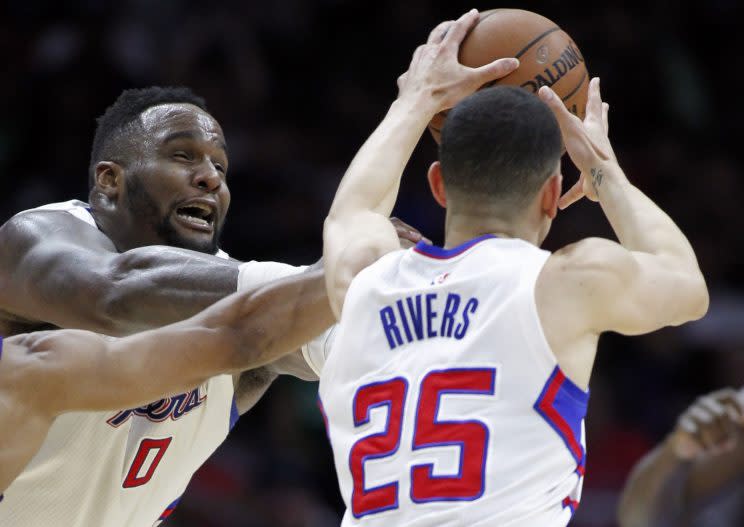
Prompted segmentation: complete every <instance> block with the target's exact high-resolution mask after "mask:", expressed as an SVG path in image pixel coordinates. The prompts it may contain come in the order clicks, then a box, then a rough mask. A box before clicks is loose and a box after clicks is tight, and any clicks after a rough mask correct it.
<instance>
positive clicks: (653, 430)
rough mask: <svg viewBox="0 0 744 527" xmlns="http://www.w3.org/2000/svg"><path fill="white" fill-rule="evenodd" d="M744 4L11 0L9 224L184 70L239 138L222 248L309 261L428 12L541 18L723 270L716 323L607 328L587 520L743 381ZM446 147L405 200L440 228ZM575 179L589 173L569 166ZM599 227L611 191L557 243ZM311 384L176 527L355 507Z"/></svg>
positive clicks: (713, 269)
mask: <svg viewBox="0 0 744 527" xmlns="http://www.w3.org/2000/svg"><path fill="white" fill-rule="evenodd" d="M737 4H738V2H737V1H736V0H711V1H709V2H703V3H697V4H695V8H694V9H692V8H685V7H680V5H679V4H678V3H677V2H670V1H659V0H650V1H648V2H645V3H643V4H637V6H636V7H634V6H633V5H628V4H627V3H625V2H602V3H598V4H586V3H584V2H575V1H564V2H548V1H544V2H513V3H512V4H510V5H505V6H499V5H494V4H488V3H480V2H479V3H476V4H473V3H470V2H468V3H463V2H458V1H452V0H450V1H443V0H407V1H405V2H399V1H390V0H376V1H374V2H371V1H366V2H362V1H352V0H272V1H259V0H234V1H227V0H211V1H209V2H204V1H198V0H118V1H116V2H114V1H107V0H65V1H64V2H58V1H52V0H8V1H6V2H3V5H2V7H0V54H2V56H1V57H0V58H1V61H0V64H2V71H3V73H2V82H0V105H2V106H1V107H2V111H1V112H0V182H2V188H3V192H2V193H0V221H5V220H6V219H8V218H9V217H10V216H11V215H12V214H14V213H15V212H17V211H20V210H23V209H26V208H30V207H34V206H37V205H41V204H44V203H49V202H53V201H62V200H67V199H72V198H79V199H83V200H84V199H86V196H87V174H86V167H87V165H88V156H89V152H90V144H91V141H92V137H93V131H94V126H95V118H96V117H97V116H99V115H100V114H102V113H103V111H104V110H105V109H106V107H107V106H108V105H109V104H111V103H112V102H113V101H114V99H115V98H116V97H117V96H118V95H119V93H120V92H121V90H122V89H125V88H130V87H144V86H148V85H152V84H160V85H175V84H183V85H187V86H190V87H192V88H193V89H194V91H195V92H196V93H198V94H200V95H202V96H203V97H205V98H206V99H207V104H208V107H209V109H210V111H211V113H212V114H213V115H214V116H215V117H216V118H217V119H218V120H219V121H220V122H221V124H222V126H223V128H224V130H225V134H226V137H227V141H228V145H229V149H230V172H229V184H230V187H231V190H232V194H233V203H232V208H231V212H230V213H229V214H228V222H227V227H226V230H225V234H224V237H223V248H224V249H226V250H227V251H228V252H230V253H231V255H233V256H234V257H236V258H239V259H241V260H250V259H256V260H278V261H283V262H289V263H293V264H303V263H310V262H313V261H315V260H316V259H317V258H319V257H320V252H321V227H322V221H323V218H324V216H325V213H326V211H327V209H328V207H329V205H330V200H331V198H332V197H333V193H334V190H335V187H336V184H337V183H338V181H339V179H340V178H341V176H342V174H343V172H344V169H345V167H346V165H347V164H348V162H349V161H350V159H351V158H352V156H353V155H354V153H355V151H356V149H357V148H358V147H359V146H360V145H361V143H362V142H363V141H364V139H365V138H366V136H367V135H368V134H369V133H370V132H371V130H372V129H373V128H374V127H375V125H376V124H377V122H378V121H379V120H380V119H381V118H382V116H383V115H384V113H385V111H386V110H387V107H388V105H389V104H390V102H391V101H392V100H393V98H394V97H395V95H396V85H395V80H396V78H397V76H398V75H399V74H400V73H402V72H403V71H404V70H405V69H406V67H407V65H408V62H409V60H410V56H411V53H412V51H413V49H414V48H415V47H416V46H417V45H418V44H419V43H421V42H422V41H423V40H424V39H425V38H426V36H427V34H428V32H429V30H430V29H431V28H432V27H434V26H435V25H436V24H437V23H438V22H439V21H441V20H444V19H448V18H453V17H457V16H458V15H459V14H461V12H463V11H465V10H466V9H468V8H470V7H478V8H479V9H481V10H485V9H489V8H493V7H519V8H524V9H529V10H533V11H537V12H539V13H541V14H543V15H545V16H548V17H549V18H551V19H553V20H554V21H556V22H557V23H559V24H560V25H561V26H562V27H563V28H564V29H565V30H566V31H567V32H568V33H569V34H571V35H572V36H573V38H574V40H575V41H576V42H577V44H578V45H579V46H580V48H581V50H582V52H583V54H584V57H585V59H586V62H587V66H588V69H589V71H590V73H591V74H593V75H599V76H600V77H601V78H602V89H603V95H604V98H605V100H607V101H608V102H609V103H610V107H611V110H610V129H611V138H612V139H613V142H614V145H615V149H616V152H617V155H618V157H619V159H620V161H621V163H622V165H623V166H624V167H625V169H626V172H627V173H628V175H629V176H630V178H631V179H632V180H633V181H634V182H635V183H636V184H637V185H638V186H639V187H640V188H641V189H643V190H644V191H645V192H647V193H648V194H649V195H650V196H651V197H652V198H653V199H654V200H656V201H657V202H658V203H660V204H661V206H662V207H663V208H664V209H665V210H666V211H668V212H669V214H670V215H671V216H672V217H673V218H674V219H675V220H676V221H677V222H678V224H679V225H680V226H681V227H682V229H683V231H684V232H685V233H686V234H687V235H688V237H689V239H690V241H691V242H692V244H693V246H694V247H695V249H696V251H697V254H698V255H699V258H700V263H701V265H702V268H703V271H704V273H705V276H706V277H707V279H708V282H709V285H710V288H711V297H712V303H711V309H710V312H709V314H708V315H707V317H706V318H705V319H703V320H702V321H699V322H697V323H694V324H690V325H687V326H684V327H682V328H670V329H666V330H663V331H659V332H656V333H654V334H651V335H648V336H645V337H637V338H624V337H621V336H618V335H614V334H608V335H605V336H603V337H602V339H601V341H600V354H599V359H598V363H597V367H596V373H595V375H594V377H593V380H592V384H591V391H592V398H591V403H590V408H589V415H588V426H587V436H588V442H589V449H588V455H589V457H588V464H587V477H586V483H585V487H584V497H583V500H582V504H581V507H580V509H579V512H578V514H577V516H576V519H575V521H574V523H573V525H575V526H576V527H611V526H613V525H615V521H614V515H615V507H616V502H617V498H618V495H619V492H620V489H621V488H622V485H623V483H624V480H625V478H626V476H627V474H628V471H629V470H630V468H631V466H632V465H633V463H634V462H635V461H636V460H637V459H638V458H639V457H640V456H642V455H643V454H644V453H645V452H646V451H648V449H649V448H651V447H652V446H653V445H654V444H655V443H656V442H658V441H659V440H661V439H662V438H663V437H664V435H665V434H666V433H668V431H669V430H670V429H671V427H672V426H673V425H674V421H675V418H676V416H677V414H678V413H679V412H680V411H682V410H683V409H684V408H685V407H686V406H687V405H688V404H690V403H691V402H692V400H693V399H694V398H695V397H696V396H697V395H700V394H702V393H704V392H706V391H710V390H713V389H716V388H719V387H722V386H726V385H729V386H741V385H742V384H744V349H742V348H743V347H744V346H743V345H744V279H743V278H742V265H741V263H742V258H744V254H743V253H742V250H741V248H740V247H741V237H742V235H741V232H740V231H741V224H742V223H741V221H740V218H741V203H742V198H743V197H744V183H743V182H742V179H740V174H741V170H740V167H741V161H742V155H741V153H742V152H741V147H740V146H739V143H738V139H735V137H736V136H737V135H738V133H737V132H738V130H737V128H738V127H739V126H740V123H741V122H742V117H744V112H743V111H742V103H741V92H740V90H741V86H742V80H743V79H742V77H743V75H742V61H741V46H740V45H739V43H738V41H737V39H736V34H737V32H738V26H739V23H740V22H739V21H740V20H741V19H742V15H743V14H744V10H742V9H741V7H740V6H738V5H737ZM435 155H436V149H435V146H434V142H433V140H432V139H431V138H430V137H428V136H427V137H424V138H423V139H422V141H421V143H420V145H419V147H418V149H417V152H416V154H415V155H414V158H413V159H412V161H411V163H410V165H409V167H408V170H407V175H406V176H405V179H404V183H403V186H402V190H401V197H400V200H399V203H398V206H397V208H396V211H395V215H396V216H398V217H400V218H402V219H403V220H405V221H407V222H408V223H410V224H412V225H414V226H416V227H418V228H419V229H420V230H421V231H422V232H423V233H424V234H425V235H427V236H428V237H429V238H431V239H433V240H434V241H435V242H437V243H439V242H441V241H442V223H443V222H442V220H443V213H442V211H441V209H439V208H438V207H437V206H436V204H435V203H434V201H433V200H432V199H431V198H430V197H429V194H428V190H427V186H426V180H425V173H426V168H427V167H428V164H429V163H430V162H431V161H432V160H433V159H434V157H435ZM565 175H566V178H567V180H568V181H567V182H568V183H572V182H573V180H574V178H575V177H576V174H575V172H574V171H573V168H572V167H571V166H570V165H568V164H567V165H566V167H565ZM588 235H600V236H612V233H611V231H610V229H609V226H608V224H607V221H606V220H605V219H604V216H603V215H602V214H601V211H600V210H599V208H598V207H597V206H596V204H593V203H590V202H581V203H579V204H577V205H575V206H573V207H571V208H570V209H568V210H566V211H565V212H562V213H561V214H560V215H559V216H558V219H557V220H556V221H555V223H554V227H553V231H552V233H551V234H550V236H549V238H548V240H547V242H546V247H547V248H548V249H555V248H557V247H560V246H561V245H563V244H565V243H568V242H571V241H574V240H576V239H578V238H580V237H584V236H588ZM0 250H2V248H0ZM316 389H317V386H316V384H315V383H303V382H300V381H296V380H294V379H280V380H279V381H278V382H277V383H276V384H275V385H274V386H273V387H272V388H271V389H270V391H269V393H268V395H267V396H266V397H265V398H264V399H263V400H262V401H261V402H260V403H259V405H258V406H257V407H256V408H255V409H254V410H253V411H251V412H250V413H249V414H248V415H246V416H244V417H243V418H242V419H241V420H240V422H239V424H238V426H237V427H236V428H235V430H234V431H233V433H232V435H231V436H230V438H229V440H228V441H227V442H226V444H224V445H223V447H222V448H221V449H220V450H219V451H218V453H217V454H216V455H215V456H214V457H213V458H212V459H211V460H210V461H209V462H208V463H207V464H206V465H205V466H204V467H203V468H202V469H201V471H200V472H199V473H198V474H197V476H196V477H195V478H194V480H193V482H192V484H191V486H190V487H189V490H188V491H187V493H186V495H185V497H184V499H183V500H182V503H181V505H180V506H179V508H178V509H177V511H176V513H174V515H173V516H172V518H171V519H170V520H169V521H168V522H167V523H166V525H171V526H172V527H191V526H199V527H212V526H214V527H238V526H241V527H268V526H272V527H326V526H328V527H330V526H334V525H337V524H338V522H339V518H340V513H341V511H342V505H341V501H340V497H339V493H338V490H337V486H336V482H335V474H334V472H333V464H332V458H331V452H330V448H329V446H328V444H327V440H326V438H325V433H324V430H323V425H322V421H321V417H320V414H319V412H318V410H317V407H316ZM742 501H744V500H742ZM742 501H736V500H733V501H731V503H730V504H729V505H730V506H729V507H719V508H718V509H717V511H718V512H717V514H720V515H722V517H726V518H728V520H727V521H733V523H715V522H717V521H723V520H721V518H719V519H718V520H711V521H710V523H706V525H727V524H728V525H744V511H742V510H741V509H742V508H744V506H743V505H742ZM737 518H738V519H737Z"/></svg>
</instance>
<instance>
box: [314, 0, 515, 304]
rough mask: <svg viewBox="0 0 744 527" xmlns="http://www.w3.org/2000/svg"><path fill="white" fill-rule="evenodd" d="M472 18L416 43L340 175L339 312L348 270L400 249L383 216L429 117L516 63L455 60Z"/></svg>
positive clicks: (330, 259) (332, 220)
mask: <svg viewBox="0 0 744 527" xmlns="http://www.w3.org/2000/svg"><path fill="white" fill-rule="evenodd" d="M477 20H478V12H477V11H476V10H472V11H469V12H468V13H466V14H464V15H463V16H462V17H460V18H459V19H458V20H457V21H455V22H445V23H443V24H440V25H439V26H437V27H436V28H435V29H434V31H432V33H431V34H430V35H429V39H428V41H427V43H426V44H424V45H422V46H420V47H419V48H418V49H416V51H415V53H414V55H413V59H412V61H411V65H410V66H409V69H408V71H407V72H406V73H404V74H403V75H401V77H400V78H399V79H398V87H399V94H398V98H397V99H396V101H395V102H394V103H393V104H392V106H391V107H390V110H389V111H388V113H387V115H386V116H385V118H384V119H383V121H382V122H381V123H380V125H379V126H378V127H377V129H376V130H375V131H374V132H373V133H372V135H371V136H370V137H369V138H368V139H367V141H366V142H365V143H364V145H363V146H362V148H361V149H360V150H359V152H357V155H356V156H355V157H354V159H353V161H352V162H351V165H350V166H349V168H348V169H347V171H346V174H345V175H344V177H343V180H342V181H341V184H340V186H339V189H338V191H337V192H336V196H335V198H334V200H333V205H332V206H331V210H330V212H329V213H328V217H327V218H326V221H325V225H324V231H323V256H324V260H325V265H326V281H327V284H328V292H329V297H330V301H331V307H332V308H333V310H334V312H335V313H336V315H337V316H338V315H339V314H340V312H341V307H342V305H343V298H344V296H345V294H346V290H347V288H348V286H349V283H350V282H351V280H352V279H353V277H354V276H355V275H356V274H357V273H358V272H359V271H360V270H361V269H363V268H364V267H366V266H367V265H369V264H370V263H372V262H373V261H375V260H376V259H377V258H379V257H380V256H381V255H383V254H385V253H387V252H390V251H392V250H395V249H397V248H398V242H397V237H396V235H395V230H394V229H393V228H392V226H391V225H390V222H389V220H388V219H387V217H388V216H389V215H390V212H391V211H392V208H393V205H394V204H395V199H396V197H397V193H398V187H399V184H400V178H401V176H402V174H403V169H404V168H405V166H406V164H407V163H408V159H409V158H410V156H411V154H412V152H413V149H414V148H415V146H416V143H417V142H418V140H419V139H420V137H421V134H422V133H423V131H424V130H425V129H426V126H427V124H428V123H429V121H430V120H431V118H432V117H433V116H434V115H435V114H436V113H437V112H439V111H441V110H443V109H447V108H451V107H452V106H454V105H455V104H456V103H457V102H458V101H459V100H460V99H462V98H463V97H465V96H467V95H469V94H470V93H472V92H474V91H475V90H476V89H478V88H479V87H481V86H482V85H483V84H485V83H487V82H489V81H491V80H494V79H497V78H500V77H503V76H505V75H507V74H509V73H511V71H513V70H514V69H515V68H516V67H517V65H518V62H517V61H516V59H500V60H497V61H495V62H493V63H491V64H489V65H486V66H483V67H481V68H475V69H473V68H467V67H465V66H462V65H461V64H459V62H458V61H457V52H458V49H459V46H460V43H461V42H462V40H463V39H464V38H465V35H466V34H467V32H468V30H469V29H470V28H471V27H472V26H473V25H474V24H475V23H476V21H477Z"/></svg>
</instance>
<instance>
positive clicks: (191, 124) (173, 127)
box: [140, 103, 224, 142]
mask: <svg viewBox="0 0 744 527" xmlns="http://www.w3.org/2000/svg"><path fill="white" fill-rule="evenodd" d="M140 121H141V123H142V126H143V128H144V131H145V134H146V135H150V136H151V137H153V138H156V139H164V138H165V137H167V136H168V135H170V134H172V133H174V132H183V131H189V132H196V133H197V134H200V135H203V136H204V137H205V138H207V139H209V140H218V141H220V142H224V136H223V133H222V128H221V127H220V125H219V123H218V122H217V121H216V120H215V118H214V117H212V116H211V115H209V114H208V113H207V112H205V111H204V110H202V109H201V108H199V107H198V106H194V105H193V104H185V103H171V104H160V105H158V106H152V107H150V108H148V109H147V110H145V111H144V112H142V114H141V115H140Z"/></svg>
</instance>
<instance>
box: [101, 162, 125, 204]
mask: <svg viewBox="0 0 744 527" xmlns="http://www.w3.org/2000/svg"><path fill="white" fill-rule="evenodd" d="M94 178H95V179H94V183H95V185H94V188H95V190H97V191H98V192H100V193H101V194H103V195H104V196H106V197H107V198H108V199H109V200H111V201H116V199H117V198H118V197H119V194H121V190H122V186H123V185H124V169H123V168H122V167H121V165H119V164H118V163H114V162H113V161H99V162H98V163H96V167H95V176H94Z"/></svg>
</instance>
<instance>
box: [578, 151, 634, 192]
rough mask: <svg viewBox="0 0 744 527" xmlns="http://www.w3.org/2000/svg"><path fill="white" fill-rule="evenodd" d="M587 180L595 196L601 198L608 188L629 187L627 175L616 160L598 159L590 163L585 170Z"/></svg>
mask: <svg viewBox="0 0 744 527" xmlns="http://www.w3.org/2000/svg"><path fill="white" fill-rule="evenodd" d="M587 174H588V177H589V180H590V182H591V184H592V187H593V188H594V191H595V193H596V194H597V197H598V198H600V200H601V198H602V196H603V195H606V194H607V193H608V191H609V190H611V189H612V190H617V189H622V188H625V187H630V186H631V183H630V181H629V180H628V177H627V176H626V175H625V172H623V169H622V168H620V165H618V164H617V162H616V161H610V160H608V161H599V162H597V163H594V164H592V165H590V168H589V170H588V171H587Z"/></svg>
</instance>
